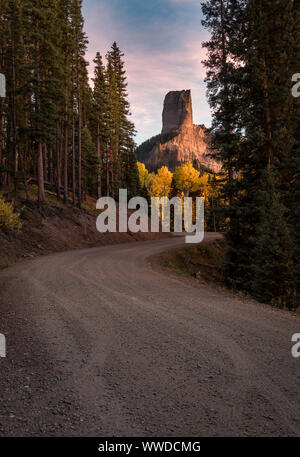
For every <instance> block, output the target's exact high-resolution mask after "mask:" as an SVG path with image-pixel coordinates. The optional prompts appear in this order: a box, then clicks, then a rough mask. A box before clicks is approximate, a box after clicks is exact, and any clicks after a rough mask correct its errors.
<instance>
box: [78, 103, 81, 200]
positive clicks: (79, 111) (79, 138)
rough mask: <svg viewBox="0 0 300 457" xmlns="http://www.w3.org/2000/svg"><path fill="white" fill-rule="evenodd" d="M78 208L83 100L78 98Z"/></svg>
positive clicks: (79, 198)
mask: <svg viewBox="0 0 300 457" xmlns="http://www.w3.org/2000/svg"><path fill="white" fill-rule="evenodd" d="M77 190H78V208H81V101H80V97H79V98H78V183H77Z"/></svg>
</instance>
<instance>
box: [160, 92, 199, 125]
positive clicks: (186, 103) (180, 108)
mask: <svg viewBox="0 0 300 457" xmlns="http://www.w3.org/2000/svg"><path fill="white" fill-rule="evenodd" d="M192 127H193V108H192V95H191V91H190V90H182V91H176V92H169V93H168V94H167V95H166V97H165V102H164V110H163V128H162V133H168V132H172V131H174V130H179V129H189V128H192Z"/></svg>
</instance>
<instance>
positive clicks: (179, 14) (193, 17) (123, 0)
mask: <svg viewBox="0 0 300 457" xmlns="http://www.w3.org/2000/svg"><path fill="white" fill-rule="evenodd" d="M83 14H84V18H85V31H86V33H87V35H88V38H89V46H88V53H87V60H88V61H89V62H90V75H91V77H92V73H93V59H94V56H95V54H96V52H97V51H99V52H100V53H101V54H102V55H103V56H104V55H105V54H106V52H107V51H108V49H109V48H110V47H111V45H112V43H113V42H114V41H116V42H117V43H118V45H119V47H120V49H121V50H122V52H124V54H125V57H124V60H125V69H126V72H127V78H128V95H129V101H130V104H131V113H132V121H133V122H134V123H135V126H136V129H137V136H136V142H137V144H140V143H141V142H143V141H145V140H147V139H148V138H150V137H151V136H154V135H157V134H158V133H160V132H161V128H162V125H161V124H162V109H163V101H164V97H165V95H166V94H167V93H168V92H169V91H171V90H183V89H191V90H192V100H193V110H194V123H195V124H205V125H206V126H209V125H210V122H211V118H210V110H209V106H208V103H207V100H206V95H205V92H206V87H205V83H204V78H205V69H204V67H203V65H202V64H201V61H202V60H203V59H204V58H205V50H204V49H203V48H202V42H203V41H205V40H206V39H207V38H208V34H207V31H206V30H204V29H203V27H202V25H201V7H200V0H83Z"/></svg>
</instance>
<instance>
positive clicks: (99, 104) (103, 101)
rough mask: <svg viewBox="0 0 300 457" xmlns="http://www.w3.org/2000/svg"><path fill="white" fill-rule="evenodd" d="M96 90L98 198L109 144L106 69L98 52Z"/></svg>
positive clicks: (95, 123)
mask: <svg viewBox="0 0 300 457" xmlns="http://www.w3.org/2000/svg"><path fill="white" fill-rule="evenodd" d="M94 63H95V72H94V79H93V82H94V90H93V123H94V136H95V144H96V148H97V156H98V162H99V166H98V185H97V189H98V190H97V193H98V198H100V197H101V195H102V173H103V168H104V167H103V165H104V162H103V152H104V151H106V150H107V142H108V138H107V136H108V131H107V129H108V126H107V122H108V93H107V83H106V74H105V67H104V65H103V61H102V56H101V54H100V53H99V52H97V54H96V57H95V59H94Z"/></svg>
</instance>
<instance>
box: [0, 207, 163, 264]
mask: <svg viewBox="0 0 300 457" xmlns="http://www.w3.org/2000/svg"><path fill="white" fill-rule="evenodd" d="M89 204H90V208H89V209H81V210H79V209H78V208H74V207H72V206H71V205H68V206H65V205H63V204H62V203H54V202H47V203H46V204H45V205H44V206H43V208H42V209H41V210H38V208H37V205H36V203H35V202H28V203H24V202H17V205H18V206H19V209H21V211H20V212H21V220H22V223H23V228H22V230H21V231H20V232H18V233H14V232H11V231H9V230H3V229H1V228H0V269H3V268H6V267H8V266H9V265H12V264H14V263H16V262H17V261H19V260H20V259H28V258H31V257H36V256H40V255H45V254H49V253H52V252H60V251H68V250H71V249H81V248H86V247H94V246H102V245H108V244H118V243H127V242H134V241H146V240H155V239H161V238H165V237H166V236H167V235H166V234H162V233H150V232H149V233H136V234H134V233H131V232H128V233H99V232H98V231H97V228H96V218H97V211H96V209H94V208H95V204H96V202H89Z"/></svg>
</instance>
